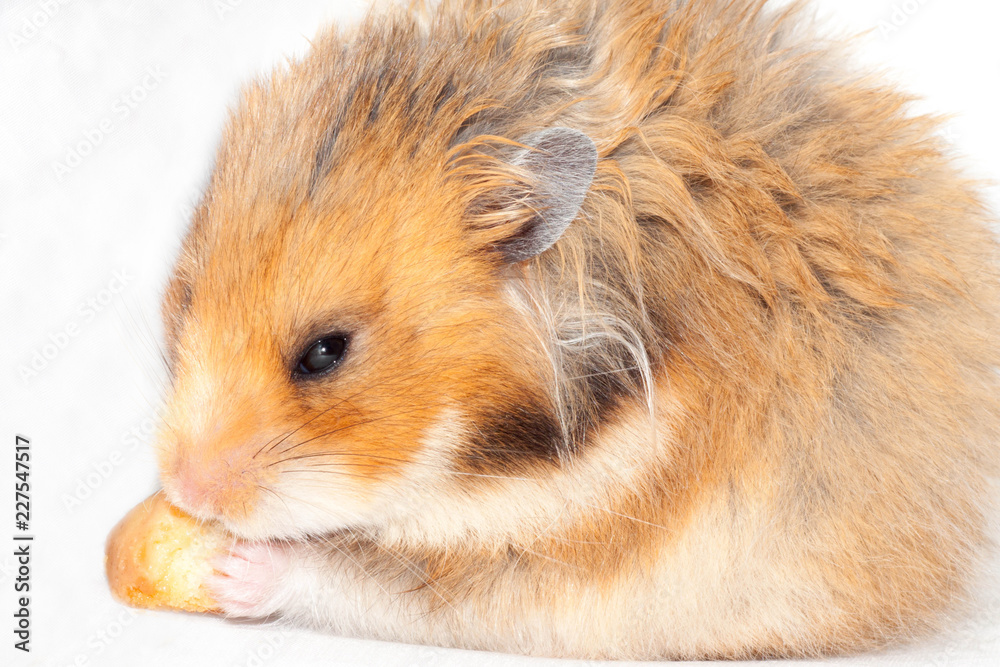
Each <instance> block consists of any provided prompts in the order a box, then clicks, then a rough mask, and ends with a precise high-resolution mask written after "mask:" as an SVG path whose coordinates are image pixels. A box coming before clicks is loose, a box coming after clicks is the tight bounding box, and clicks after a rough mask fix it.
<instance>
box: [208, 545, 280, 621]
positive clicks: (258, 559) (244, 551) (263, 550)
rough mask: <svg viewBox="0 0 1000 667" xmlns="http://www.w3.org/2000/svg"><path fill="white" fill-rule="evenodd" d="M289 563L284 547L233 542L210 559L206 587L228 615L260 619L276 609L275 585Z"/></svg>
mask: <svg viewBox="0 0 1000 667" xmlns="http://www.w3.org/2000/svg"><path fill="white" fill-rule="evenodd" d="M289 564H290V559H289V554H288V547H287V546H285V545H282V544H279V543H269V542H237V543H236V545H235V546H233V547H232V548H231V549H230V550H229V553H224V554H220V555H219V556H216V558H215V559H214V560H213V561H212V566H213V567H214V568H215V573H214V574H213V575H212V576H211V577H209V580H208V587H209V590H211V592H212V595H213V596H214V598H215V600H216V602H218V603H219V607H220V608H221V609H222V611H223V612H224V613H225V614H227V615H229V616H240V617H248V618H261V617H264V616H269V615H271V614H273V613H275V612H276V611H277V610H278V605H279V604H280V600H279V599H278V595H277V593H278V587H279V584H280V582H281V579H282V577H283V575H284V574H285V573H286V572H287V570H288V567H289Z"/></svg>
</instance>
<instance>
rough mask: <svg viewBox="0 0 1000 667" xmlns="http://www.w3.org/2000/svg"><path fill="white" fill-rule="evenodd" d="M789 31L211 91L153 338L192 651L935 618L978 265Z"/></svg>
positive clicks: (943, 175)
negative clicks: (213, 529)
mask: <svg viewBox="0 0 1000 667" xmlns="http://www.w3.org/2000/svg"><path fill="white" fill-rule="evenodd" d="M845 62H846V59H845V58H844V57H843V56H842V55H841V54H840V53H839V52H838V51H836V49H835V47H832V46H829V45H828V44H825V43H823V42H821V41H819V40H817V39H816V38H815V36H814V34H813V32H812V29H811V28H810V26H809V25H808V23H807V22H806V21H805V20H804V19H803V18H802V16H801V12H800V11H798V10H795V9H788V8H785V7H780V8H779V7H772V6H771V5H770V4H767V3H764V2H756V1H754V2H751V1H749V0H731V1H730V0H691V1H689V2H680V1H667V0H654V1H648V0H646V1H639V0H615V1H605V0H563V1H561V2H558V3H547V2H533V1H530V0H510V1H508V2H502V3H500V2H489V1H480V0H457V1H454V2H453V1H449V0H446V1H445V2H442V3H440V4H437V5H435V6H434V7H427V8H421V7H414V8H410V9H398V8H396V9H393V8H382V9H379V10H376V11H374V12H373V13H372V15H371V16H370V17H369V18H368V19H366V20H365V21H364V22H362V23H361V25H360V26H359V27H357V28H355V29H353V30H350V31H346V32H341V31H338V30H336V29H331V30H330V31H328V32H325V33H324V34H322V35H321V36H320V37H319V38H318V39H317V40H315V43H314V46H313V49H312V51H311V52H310V53H309V54H308V55H306V56H305V57H304V58H302V59H301V60H297V61H293V62H291V63H290V64H288V65H287V66H285V67H282V68H279V69H278V70H277V71H275V72H274V73H273V74H272V75H270V76H269V77H266V78H263V79H261V80H259V81H256V82H253V83H252V84H250V86H249V87H248V88H247V89H246V91H245V93H244V94H243V97H242V99H241V101H240V102H239V105H238V106H237V107H236V108H235V110H234V111H233V113H232V115H231V117H230V119H229V121H228V123H227V125H226V129H225V134H224V137H223V140H222V144H221V147H220V149H219V152H218V156H217V162H216V165H215V170H214V173H213V175H212V177H211V181H210V183H209V185H208V186H207V191H206V193H205V195H204V198H203V200H202V201H201V203H200V205H199V206H198V208H197V210H196V212H195V214H194V217H193V221H192V225H191V229H190V232H189V233H188V235H187V238H186V240H185V242H184V244H183V248H182V251H181V253H180V257H179V259H178V261H177V265H176V270H175V273H174V275H173V277H172V280H171V282H170V285H169V287H168V290H167V294H166V298H165V304H164V309H163V312H164V318H165V323H166V332H167V334H166V337H167V350H168V354H167V356H168V359H169V363H170V365H171V371H172V384H171V386H170V388H169V391H168V394H167V397H166V409H165V415H164V426H163V428H162V430H161V433H160V436H159V441H158V452H159V465H160V468H161V473H162V480H163V483H164V488H165V492H166V493H167V495H168V497H169V499H170V500H171V501H172V502H173V503H175V504H176V505H177V506H179V507H180V508H182V509H184V510H186V511H187V512H189V513H190V514H192V515H193V516H195V517H199V518H202V519H206V520H208V519H210V520H215V521H219V522H221V523H222V524H223V525H224V526H225V527H226V529H228V530H229V531H231V532H232V533H233V534H235V535H238V536H239V537H240V538H242V540H243V541H242V542H240V543H239V544H237V545H236V546H235V547H234V554H235V555H236V556H239V558H237V559H234V560H231V561H229V562H233V563H237V564H238V567H228V566H225V565H223V566H222V567H221V568H220V571H219V573H218V574H217V575H216V576H215V577H214V579H213V580H212V582H211V587H212V591H213V595H214V597H215V599H216V600H217V601H218V602H219V604H220V606H221V607H222V609H224V610H225V611H227V612H228V613H230V614H238V615H245V616H254V617H257V616H265V615H271V614H280V615H282V616H283V617H284V618H286V619H287V620H288V621H290V622H292V623H297V624H304V625H310V626H314V627H319V628H323V629H326V630H329V631H331V632H336V633H342V634H347V635H354V636H361V637H376V638H381V639H389V640H399V641H405V642H417V643H429V644H437V645H442V646H459V647H465V648H475V649H488V650H497V651H508V652H520V653H527V654H534V655H549V656H573V657H583V658H631V659H652V658H748V657H766V656H801V655H819V654H836V653H842V652H854V651H859V650H865V649H870V648H875V647H880V646H884V645H887V644H892V643H895V642H899V641H902V640H905V639H908V638H912V637H916V636H920V635H923V634H926V633H927V632H929V631H933V630H935V629H937V628H939V627H940V626H941V624H942V623H943V622H944V620H945V619H947V618H950V617H951V615H952V614H954V613H955V612H956V611H958V610H960V609H961V608H962V605H963V604H964V603H963V601H964V600H965V598H966V592H967V591H968V587H969V585H970V581H971V577H972V576H973V574H974V573H975V571H976V566H977V564H978V563H979V561H980V560H981V559H982V558H983V556H984V554H985V553H986V551H985V549H986V547H985V544H986V538H985V532H984V525H985V516H986V513H987V512H988V511H989V510H990V507H991V505H990V504H989V498H990V496H989V488H990V478H991V476H995V474H996V472H997V468H998V458H1000V456H998V445H997V441H998V435H1000V406H998V397H1000V381H998V375H997V373H996V370H995V368H996V365H997V361H998V338H997V334H996V332H997V331H1000V323H998V321H997V312H998V299H1000V291H998V279H997V264H996V256H997V253H996V249H997V246H996V243H995V240H994V239H993V237H992V236H991V233H990V230H989V222H990V220H991V217H990V214H989V213H988V212H987V211H986V210H985V208H984V206H983V204H982V201H981V199H980V197H979V195H978V194H977V192H976V189H975V187H974V186H973V185H972V184H970V182H969V181H967V180H965V179H964V178H963V177H962V175H961V174H960V173H958V171H956V169H955V168H954V167H953V166H952V164H951V162H950V161H949V159H948V158H946V157H945V155H944V151H945V150H946V149H945V148H944V147H943V146H942V145H941V144H940V142H939V141H938V140H937V139H936V138H935V132H936V125H935V121H933V120H932V119H929V118H926V117H912V116H910V115H908V112H907V107H906V101H907V100H906V98H905V97H904V96H902V95H901V94H900V93H898V92H896V91H895V90H894V89H893V88H892V87H890V86H887V85H885V84H884V83H881V82H879V81H878V80H875V79H873V78H871V77H866V76H862V75H860V74H856V73H854V72H853V71H851V70H850V68H849V66H848V65H846V64H845Z"/></svg>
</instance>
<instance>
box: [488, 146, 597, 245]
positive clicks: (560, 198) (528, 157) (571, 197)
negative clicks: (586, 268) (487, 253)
mask: <svg viewBox="0 0 1000 667" xmlns="http://www.w3.org/2000/svg"><path fill="white" fill-rule="evenodd" d="M520 143H522V144H524V145H525V146H528V147H529V148H526V149H525V148H522V149H519V150H518V152H517V153H516V154H515V155H513V156H512V158H511V163H512V164H513V165H515V166H517V167H520V168H522V169H524V170H526V171H528V172H529V173H530V174H531V175H532V177H533V180H534V182H535V184H536V185H535V188H534V190H533V192H532V195H531V197H530V205H531V207H532V208H533V209H534V210H535V211H536V214H535V215H534V216H533V217H532V218H531V219H530V220H529V221H528V222H527V223H526V224H524V225H522V226H521V227H520V229H518V231H517V232H516V233H515V234H513V235H512V236H510V237H508V238H506V239H504V240H503V241H501V242H500V243H499V244H498V247H499V249H501V250H502V251H503V254H504V257H505V258H506V260H507V261H508V262H511V263H514V262H523V261H524V260H526V259H531V258H532V257H534V256H536V255H538V254H540V253H542V252H544V251H546V250H548V249H549V248H551V247H552V245H553V244H554V243H555V242H556V241H558V240H559V238H560V237H561V236H562V235H563V232H565V231H566V228H567V227H569V224H570V223H571V222H573V220H574V218H576V215H577V213H579V212H580V206H582V205H583V200H584V197H586V195H587V190H589V189H590V183H591V181H593V180H594V171H595V170H596V169H597V147H596V146H594V142H593V141H591V140H590V137H588V136H587V135H586V134H584V133H583V132H580V131H579V130H571V129H570V128H568V127H555V128H552V129H549V130H542V131H541V132H536V133H534V134H531V135H528V136H527V137H525V138H523V139H521V140H520Z"/></svg>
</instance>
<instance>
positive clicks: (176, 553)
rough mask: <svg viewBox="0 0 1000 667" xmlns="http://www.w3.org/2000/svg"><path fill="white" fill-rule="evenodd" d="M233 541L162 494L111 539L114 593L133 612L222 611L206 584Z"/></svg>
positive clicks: (108, 563) (109, 556) (134, 510)
mask: <svg viewBox="0 0 1000 667" xmlns="http://www.w3.org/2000/svg"><path fill="white" fill-rule="evenodd" d="M230 539H231V538H230V537H229V536H228V535H227V534H226V533H225V532H224V531H222V530H221V529H220V528H218V527H216V526H214V525H212V524H206V523H204V522H200V521H198V520H196V519H194V518H192V517H191V516H189V515H187V514H185V513H184V512H182V511H181V510H179V509H177V508H176V507H174V506H173V505H171V504H170V503H169V502H168V501H167V499H166V497H165V496H164V495H163V492H162V491H158V492H157V493H154V494H153V495H152V496H150V497H149V498H147V499H146V500H144V501H143V502H141V503H139V504H138V505H136V506H135V507H134V508H132V510H131V511H130V512H129V513H128V514H126V515H125V517H124V518H123V519H122V520H121V521H119V522H118V525H116V526H115V527H114V529H112V531H111V533H110V534H109V535H108V541H107V545H106V547H105V568H106V571H107V576H108V584H109V585H110V587H111V593H112V594H113V595H114V596H115V597H116V598H117V599H118V600H120V601H122V602H124V603H125V604H128V605H131V606H133V607H144V608H147V609H179V610H183V611H195V612H217V611H218V605H217V604H216V603H215V601H214V600H213V599H212V597H211V595H210V594H209V591H208V589H207V587H206V586H205V582H206V580H207V578H208V576H209V575H210V574H211V573H212V565H211V560H212V557H213V556H214V555H215V554H217V553H219V552H220V550H221V549H222V548H223V547H224V546H225V544H227V543H228V541H229V540H230Z"/></svg>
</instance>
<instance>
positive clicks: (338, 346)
mask: <svg viewBox="0 0 1000 667" xmlns="http://www.w3.org/2000/svg"><path fill="white" fill-rule="evenodd" d="M346 349H347V338H346V337H345V336H327V337H326V338H321V339H319V340H318V341H316V342H315V343H313V344H312V345H310V346H309V349H307V350H306V351H305V353H304V354H303V355H302V358H301V359H299V365H298V366H296V367H295V372H296V373H299V374H301V375H312V374H314V373H322V372H323V371H326V370H329V369H331V368H333V367H334V366H336V365H337V364H339V363H340V360H341V359H343V358H344V351H345V350H346Z"/></svg>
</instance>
